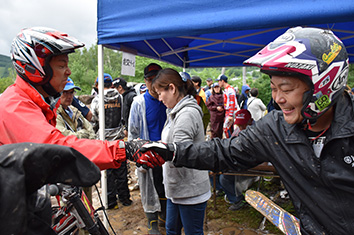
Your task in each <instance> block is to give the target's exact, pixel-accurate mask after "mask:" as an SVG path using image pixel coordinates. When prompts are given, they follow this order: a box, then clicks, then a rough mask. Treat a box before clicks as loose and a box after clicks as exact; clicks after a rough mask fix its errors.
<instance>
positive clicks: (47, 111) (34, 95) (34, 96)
mask: <svg viewBox="0 0 354 235" xmlns="http://www.w3.org/2000/svg"><path fill="white" fill-rule="evenodd" d="M15 84H16V85H17V86H18V88H19V89H21V90H23V92H24V93H26V94H27V95H28V96H29V98H30V99H31V100H32V101H33V102H34V103H36V104H37V105H38V106H39V107H40V108H41V110H42V112H43V113H44V115H45V116H46V119H47V120H48V122H49V123H51V124H52V125H54V126H55V124H56V109H57V108H58V107H59V105H60V102H58V101H59V98H57V99H55V100H54V102H53V103H52V105H49V104H48V103H47V102H46V101H45V100H44V97H43V96H42V95H41V94H40V93H39V92H38V91H37V90H36V89H35V88H34V87H33V86H31V85H30V84H29V83H28V82H26V81H24V80H23V79H22V78H20V77H19V76H17V77H16V82H15Z"/></svg>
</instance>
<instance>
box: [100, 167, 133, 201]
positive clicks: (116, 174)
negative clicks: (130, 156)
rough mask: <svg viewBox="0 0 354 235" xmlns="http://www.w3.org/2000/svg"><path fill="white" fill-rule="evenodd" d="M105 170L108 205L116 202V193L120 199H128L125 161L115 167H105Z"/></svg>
mask: <svg viewBox="0 0 354 235" xmlns="http://www.w3.org/2000/svg"><path fill="white" fill-rule="evenodd" d="M106 172H107V197H108V206H111V205H116V204H117V194H118V198H119V200H120V201H123V200H125V199H129V198H130V192H129V188H128V169H127V162H126V161H125V162H122V165H121V166H120V167H119V168H117V169H107V171H106Z"/></svg>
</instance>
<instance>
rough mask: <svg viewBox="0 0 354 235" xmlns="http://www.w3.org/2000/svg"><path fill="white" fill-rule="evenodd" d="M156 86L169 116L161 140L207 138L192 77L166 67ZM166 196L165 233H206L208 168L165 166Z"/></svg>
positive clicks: (168, 163) (157, 79) (169, 164)
mask: <svg viewBox="0 0 354 235" xmlns="http://www.w3.org/2000/svg"><path fill="white" fill-rule="evenodd" d="M152 85H153V87H154V88H155V90H156V91H157V94H158V95H159V99H160V100H162V102H163V103H164V104H165V105H166V107H167V108H168V119H167V121H166V124H165V127H164V129H163V131H162V136H161V137H162V138H161V140H162V141H163V142H166V143H173V142H180V141H182V142H183V141H192V142H193V143H198V142H203V141H204V130H203V122H202V116H203V112H202V110H201V108H200V107H199V105H198V104H197V102H196V100H195V98H194V95H195V89H194V87H193V84H192V82H191V80H188V79H183V80H182V77H181V76H180V75H179V73H178V72H177V71H175V70H173V69H170V68H167V69H163V70H161V71H160V72H159V74H158V75H157V76H156V77H155V78H154V80H153V83H152ZM163 179H164V186H165V190H166V197H167V214H166V233H167V234H181V229H182V227H183V228H184V232H185V234H203V225H204V215H205V209H206V205H207V201H208V199H209V198H210V196H211V192H210V183H209V175H208V172H207V171H200V170H193V169H188V168H176V167H175V166H174V165H173V164H172V163H171V162H167V163H166V164H164V165H163Z"/></svg>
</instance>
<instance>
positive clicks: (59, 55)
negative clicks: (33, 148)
mask: <svg viewBox="0 0 354 235" xmlns="http://www.w3.org/2000/svg"><path fill="white" fill-rule="evenodd" d="M83 46H84V44H83V43H81V42H80V41H78V40H77V39H75V38H73V37H69V36H68V35H67V34H65V33H62V32H59V31H57V30H53V29H49V28H44V27H34V28H27V29H23V30H22V31H21V32H20V33H19V34H18V35H17V36H16V37H15V39H14V40H13V43H12V47H11V59H12V61H13V64H14V67H15V69H16V72H17V75H18V76H17V78H16V81H15V83H14V84H13V85H11V86H10V87H8V88H7V89H6V90H5V92H4V93H3V94H2V95H1V98H0V117H1V118H0V145H4V144H13V143H21V142H33V143H45V144H59V145H65V146H69V147H72V148H74V149H76V150H77V151H79V152H80V153H81V154H83V155H84V156H86V157H87V158H88V159H90V160H91V161H92V162H94V163H95V164H96V165H97V166H98V167H99V168H100V169H101V170H102V169H107V168H118V167H119V166H120V163H121V162H123V161H126V157H128V158H129V159H130V160H135V161H136V160H137V157H136V156H137V155H136V154H135V155H134V153H135V152H136V149H137V148H136V143H133V144H131V143H130V142H127V143H124V141H122V140H118V141H101V140H87V139H78V138H76V137H75V136H64V135H63V134H61V132H60V131H59V130H58V129H57V128H55V125H56V109H57V108H58V107H59V105H60V102H58V101H59V98H60V95H61V92H62V91H63V89H64V87H65V84H66V83H67V79H68V77H69V75H70V74H71V70H70V68H69V66H68V63H69V57H68V54H69V53H72V52H74V50H75V49H77V48H80V47H83ZM133 155H134V156H135V159H133V157H132V156H133Z"/></svg>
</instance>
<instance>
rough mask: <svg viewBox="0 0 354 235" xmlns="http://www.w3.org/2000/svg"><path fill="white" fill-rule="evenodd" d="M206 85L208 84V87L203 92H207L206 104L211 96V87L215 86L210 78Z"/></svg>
mask: <svg viewBox="0 0 354 235" xmlns="http://www.w3.org/2000/svg"><path fill="white" fill-rule="evenodd" d="M206 83H207V85H206V86H205V87H204V88H203V90H204V92H205V100H206V102H208V99H209V97H210V96H211V87H212V85H213V79H212V78H208V79H207V80H206Z"/></svg>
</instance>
